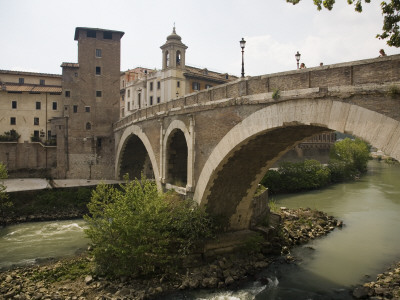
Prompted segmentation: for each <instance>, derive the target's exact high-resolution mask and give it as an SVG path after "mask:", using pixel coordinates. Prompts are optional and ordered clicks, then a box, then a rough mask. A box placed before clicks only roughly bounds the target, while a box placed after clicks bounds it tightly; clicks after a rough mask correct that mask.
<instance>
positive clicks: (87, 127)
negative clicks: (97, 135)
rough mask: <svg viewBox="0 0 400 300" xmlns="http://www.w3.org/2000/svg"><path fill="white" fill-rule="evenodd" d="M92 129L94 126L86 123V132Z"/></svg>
mask: <svg viewBox="0 0 400 300" xmlns="http://www.w3.org/2000/svg"><path fill="white" fill-rule="evenodd" d="M91 129H92V124H90V122H87V123H86V130H91Z"/></svg>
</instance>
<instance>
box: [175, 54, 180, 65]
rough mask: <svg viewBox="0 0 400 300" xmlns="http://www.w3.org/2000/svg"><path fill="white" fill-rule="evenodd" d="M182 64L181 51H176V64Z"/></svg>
mask: <svg viewBox="0 0 400 300" xmlns="http://www.w3.org/2000/svg"><path fill="white" fill-rule="evenodd" d="M180 64H181V51H177V52H176V65H177V66H179V65H180Z"/></svg>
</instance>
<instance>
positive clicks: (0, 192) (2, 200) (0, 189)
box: [0, 162, 12, 223]
mask: <svg viewBox="0 0 400 300" xmlns="http://www.w3.org/2000/svg"><path fill="white" fill-rule="evenodd" d="M7 177H8V174H7V169H6V167H5V165H3V164H2V163H1V162H0V218H1V219H0V223H2V220H3V219H4V217H5V215H6V214H7V213H8V210H9V209H10V207H11V206H12V202H11V201H10V200H9V197H8V194H7V193H6V191H5V190H6V187H5V186H4V185H3V183H2V182H1V179H7Z"/></svg>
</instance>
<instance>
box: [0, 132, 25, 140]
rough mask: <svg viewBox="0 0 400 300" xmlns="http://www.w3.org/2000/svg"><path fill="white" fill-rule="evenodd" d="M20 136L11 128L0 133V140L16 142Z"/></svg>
mask: <svg viewBox="0 0 400 300" xmlns="http://www.w3.org/2000/svg"><path fill="white" fill-rule="evenodd" d="M20 136H21V135H19V134H18V132H17V131H16V130H15V129H11V130H10V131H6V132H4V134H2V135H0V142H18V139H19V137H20Z"/></svg>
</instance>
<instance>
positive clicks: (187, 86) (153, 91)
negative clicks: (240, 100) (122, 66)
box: [120, 27, 237, 116]
mask: <svg viewBox="0 0 400 300" xmlns="http://www.w3.org/2000/svg"><path fill="white" fill-rule="evenodd" d="M187 48H188V47H187V46H186V45H185V44H183V43H182V38H181V37H180V36H179V35H178V34H176V30H175V27H174V28H173V30H172V33H171V34H170V35H169V36H168V37H167V41H166V42H165V44H164V45H162V46H161V50H162V69H161V70H151V69H146V68H135V69H133V70H128V71H126V72H123V73H121V79H120V82H121V103H122V108H121V116H127V115H129V114H131V113H132V112H133V111H136V110H138V109H141V108H144V107H148V106H152V105H156V104H160V103H164V102H168V101H171V100H173V99H176V98H179V97H181V96H184V95H187V94H189V93H193V92H197V91H200V90H204V89H207V88H210V87H212V86H216V85H219V84H223V83H227V82H229V81H232V80H236V79H237V77H236V76H232V75H228V74H227V73H218V72H213V71H209V70H208V69H205V68H204V69H200V68H195V67H191V66H187V65H186V49H187Z"/></svg>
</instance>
